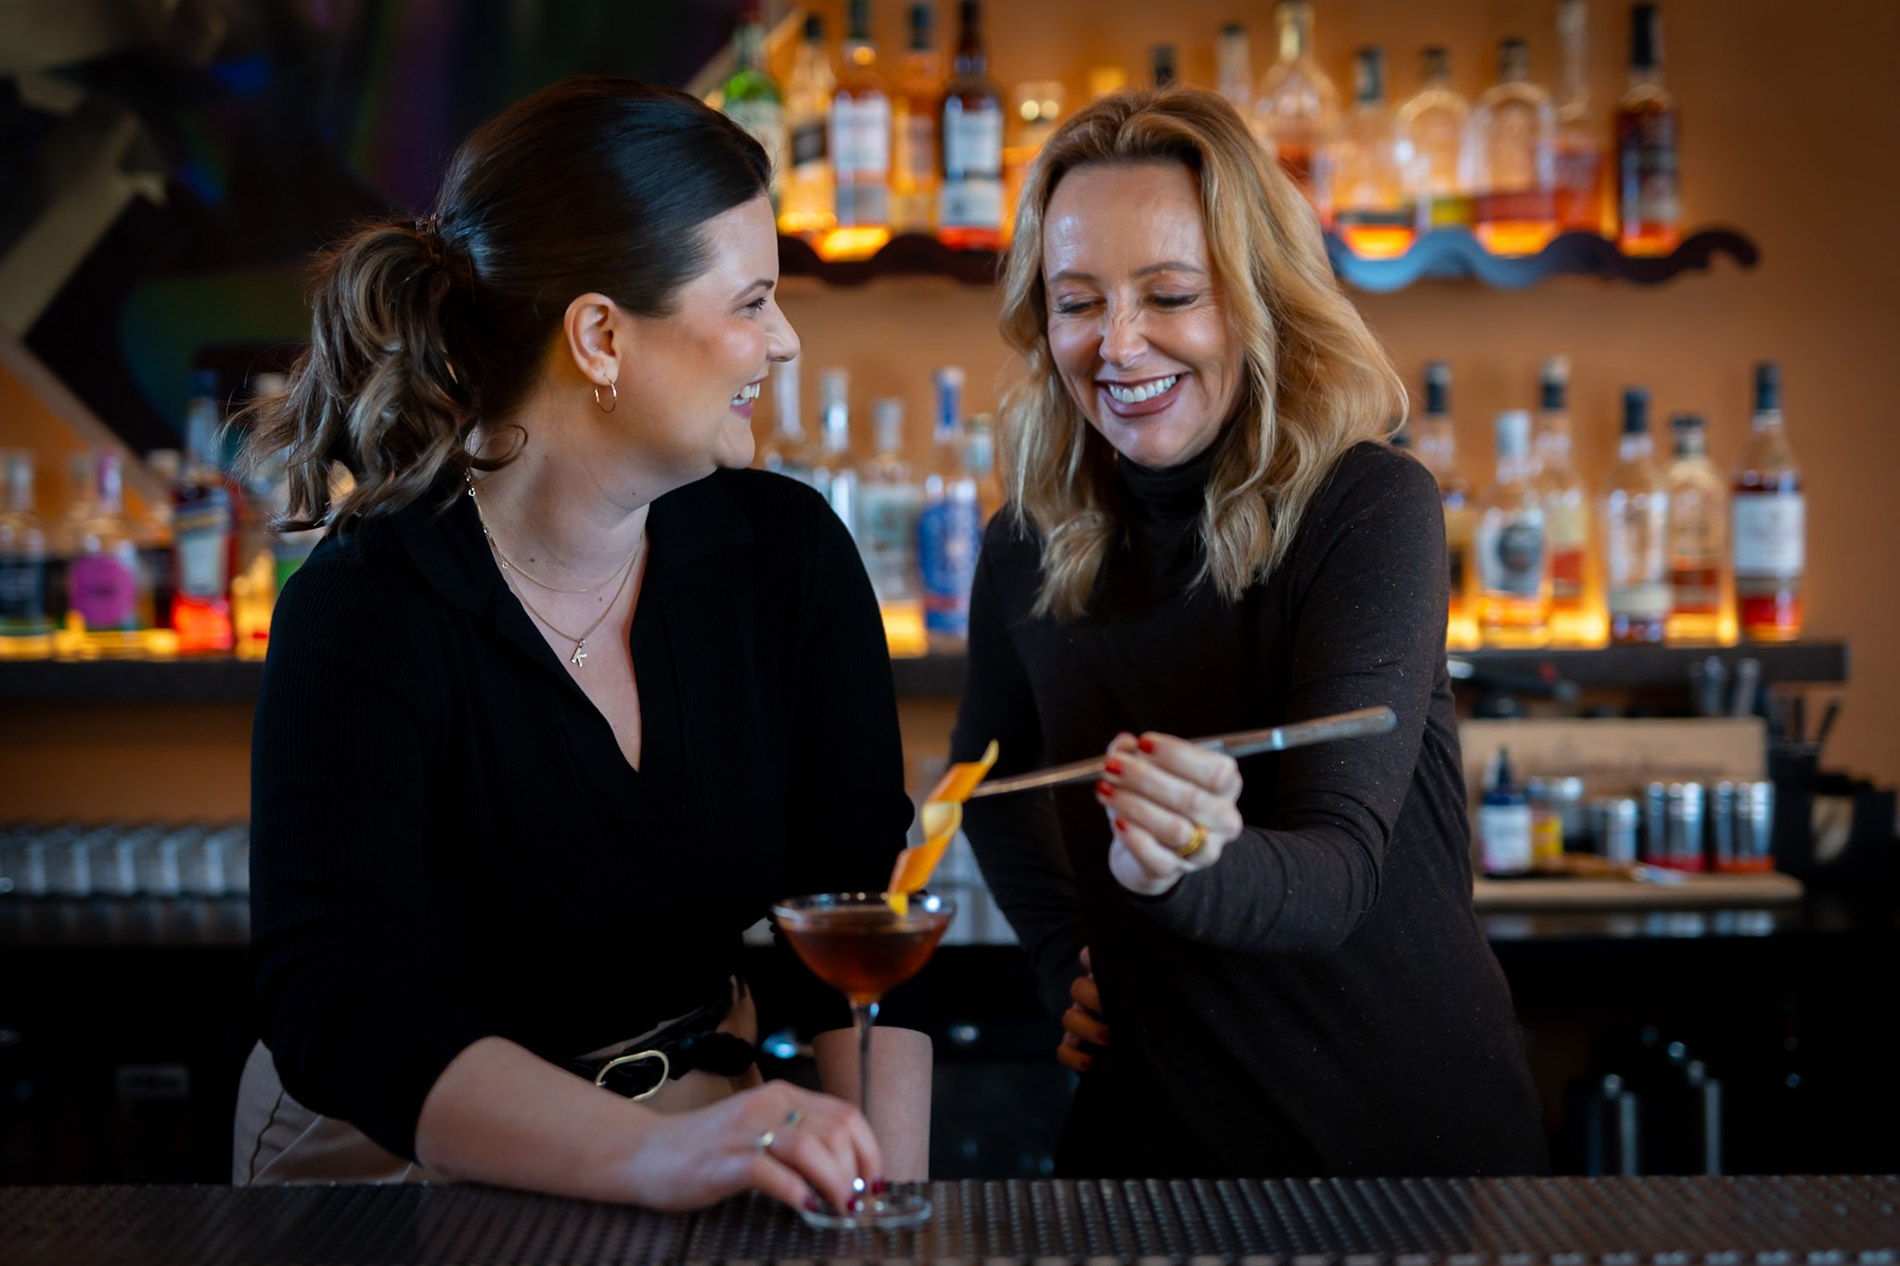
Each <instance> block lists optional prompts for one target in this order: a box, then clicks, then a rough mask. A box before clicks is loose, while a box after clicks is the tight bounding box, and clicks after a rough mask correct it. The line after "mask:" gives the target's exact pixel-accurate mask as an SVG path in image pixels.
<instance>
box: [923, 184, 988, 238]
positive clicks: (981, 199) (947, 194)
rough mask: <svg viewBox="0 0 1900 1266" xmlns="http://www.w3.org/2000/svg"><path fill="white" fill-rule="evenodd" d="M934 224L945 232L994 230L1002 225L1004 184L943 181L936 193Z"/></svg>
mask: <svg viewBox="0 0 1900 1266" xmlns="http://www.w3.org/2000/svg"><path fill="white" fill-rule="evenodd" d="M937 222H938V223H939V224H940V225H942V226H943V227H944V228H946V229H996V228H1001V227H1002V225H1003V182H1002V181H1000V180H946V181H944V182H943V188H942V189H940V190H938V191H937Z"/></svg>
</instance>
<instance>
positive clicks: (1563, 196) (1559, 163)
mask: <svg viewBox="0 0 1900 1266" xmlns="http://www.w3.org/2000/svg"><path fill="white" fill-rule="evenodd" d="M1588 28H1589V16H1588V11H1587V9H1586V7H1585V0H1559V3H1558V5H1557V39H1558V42H1559V44H1560V45H1561V47H1562V49H1563V75H1562V77H1561V78H1560V79H1559V80H1558V84H1557V141H1556V159H1555V163H1556V176H1557V229H1558V231H1559V232H1563V233H1570V232H1583V233H1598V234H1600V233H1602V232H1603V139H1602V137H1601V135H1600V134H1599V130H1598V124H1597V120H1596V119H1595V118H1594V117H1592V115H1591V113H1590V60H1589V43H1588Z"/></svg>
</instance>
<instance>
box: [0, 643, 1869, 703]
mask: <svg viewBox="0 0 1900 1266" xmlns="http://www.w3.org/2000/svg"><path fill="white" fill-rule="evenodd" d="M1847 650H1848V648H1847V644H1846V643H1844V642H1791V643H1788V644H1786V645H1779V646H1776V645H1752V644H1751V645H1743V646H1725V647H1719V648H1718V647H1692V646H1640V647H1639V646H1610V647H1604V648H1602V649H1599V650H1575V651H1572V650H1562V651H1556V650H1541V651H1539V650H1532V651H1495V650H1485V651H1454V652H1452V658H1454V659H1456V660H1459V661H1461V662H1463V663H1465V664H1469V665H1470V666H1471V668H1472V670H1473V671H1474V672H1475V673H1477V674H1479V675H1481V676H1487V677H1504V678H1514V679H1520V680H1525V681H1544V682H1554V681H1557V680H1562V681H1566V682H1570V683H1572V684H1573V685H1576V686H1579V687H1586V688H1605V689H1611V688H1621V689H1626V690H1670V689H1675V688H1677V687H1683V688H1686V687H1687V685H1688V683H1689V667H1690V665H1691V664H1695V663H1700V662H1701V661H1703V660H1705V659H1707V658H1709V657H1710V656H1714V657H1716V658H1718V659H1720V660H1721V661H1722V662H1723V666H1724V669H1725V671H1726V673H1727V675H1728V677H1729V678H1730V679H1733V676H1734V670H1735V665H1736V663H1737V661H1739V660H1742V659H1754V660H1757V661H1759V662H1760V664H1761V679H1762V680H1763V681H1765V682H1796V681H1799V682H1842V681H1846V680H1847V673H1848V653H1847ZM891 673H892V676H893V677H894V678H895V679H896V685H897V694H898V696H899V697H900V698H911V699H932V698H955V697H956V696H957V694H958V693H959V692H960V691H961V690H962V689H963V657H962V656H960V655H924V656H920V657H917V658H914V659H894V660H892V661H891ZM263 675H264V665H263V664H261V663H258V662H256V661H253V660H238V659H175V660H94V661H77V662H67V661H62V660H0V704H6V703H98V704H138V703H240V702H246V701H249V700H251V699H254V698H256V697H257V688H258V683H259V682H261V681H262V680H263Z"/></svg>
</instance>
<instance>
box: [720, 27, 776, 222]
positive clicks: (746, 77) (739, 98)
mask: <svg viewBox="0 0 1900 1266" xmlns="http://www.w3.org/2000/svg"><path fill="white" fill-rule="evenodd" d="M732 43H733V60H734V61H735V63H736V64H737V69H735V70H734V71H733V72H732V78H730V79H728V80H726V82H725V86H724V87H723V88H722V89H721V90H720V94H719V98H720V108H721V109H722V110H724V111H725V113H726V117H727V118H729V119H731V120H732V121H733V122H734V123H737V124H738V125H739V126H740V127H742V128H744V129H745V130H746V133H747V134H748V135H750V136H751V137H752V139H753V140H755V141H757V142H758V143H759V144H760V145H761V146H763V147H764V149H765V156H766V157H767V158H768V159H770V160H771V163H772V185H771V194H772V210H773V211H774V212H776V211H777V210H778V209H779V201H780V198H781V196H782V194H783V193H784V187H785V97H784V94H782V93H781V92H780V91H779V86H778V80H776V79H774V78H772V76H771V73H770V72H768V71H767V70H766V69H765V22H764V19H763V18H761V17H760V15H759V0H746V3H745V4H743V5H742V6H741V7H740V15H739V29H738V31H737V32H736V33H735V34H734V35H733V39H732Z"/></svg>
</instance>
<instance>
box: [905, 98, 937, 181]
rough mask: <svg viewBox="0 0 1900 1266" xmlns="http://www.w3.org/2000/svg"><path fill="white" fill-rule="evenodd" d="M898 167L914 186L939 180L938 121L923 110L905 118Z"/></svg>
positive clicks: (914, 111)
mask: <svg viewBox="0 0 1900 1266" xmlns="http://www.w3.org/2000/svg"><path fill="white" fill-rule="evenodd" d="M898 144H899V145H900V146H901V150H900V152H899V154H898V166H899V168H900V169H901V170H902V173H903V174H904V175H906V176H908V177H909V178H910V180H911V182H912V183H913V184H919V185H928V184H930V183H931V182H932V181H934V180H935V179H936V178H937V120H936V119H935V118H934V117H932V116H931V115H929V114H926V113H924V112H923V111H921V110H913V111H912V112H911V113H909V114H907V115H905V116H904V127H903V135H902V136H901V137H900V138H899V139H898Z"/></svg>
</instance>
